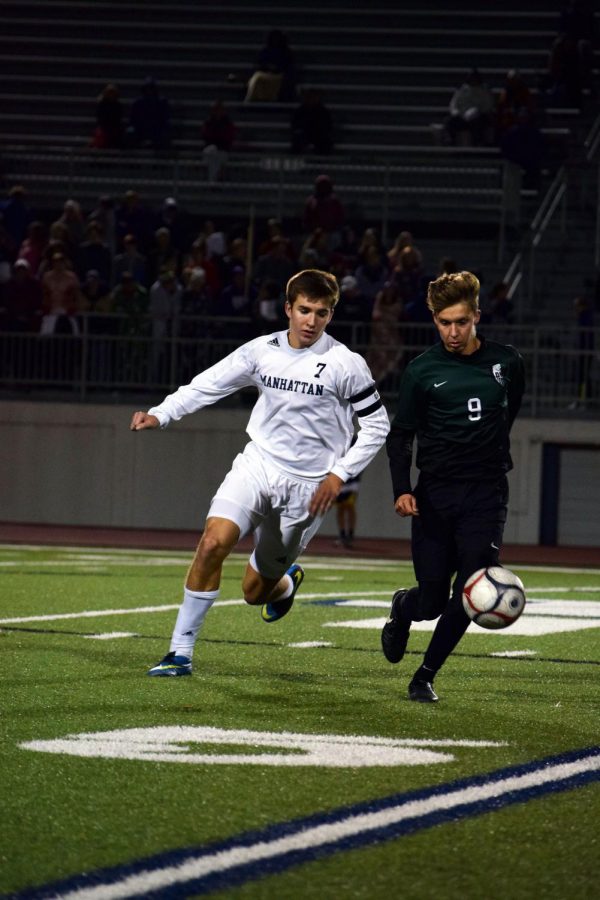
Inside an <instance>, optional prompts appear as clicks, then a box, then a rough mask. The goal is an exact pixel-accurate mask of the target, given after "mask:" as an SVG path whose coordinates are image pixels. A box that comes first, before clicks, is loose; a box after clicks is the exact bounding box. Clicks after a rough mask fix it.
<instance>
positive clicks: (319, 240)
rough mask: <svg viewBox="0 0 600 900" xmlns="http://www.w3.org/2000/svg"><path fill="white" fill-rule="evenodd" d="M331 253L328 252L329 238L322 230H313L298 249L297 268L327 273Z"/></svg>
mask: <svg viewBox="0 0 600 900" xmlns="http://www.w3.org/2000/svg"><path fill="white" fill-rule="evenodd" d="M330 262H331V252H330V250H329V236H328V234H327V232H326V231H324V230H323V229H322V228H315V229H314V231H312V232H311V233H310V234H309V235H308V236H307V237H306V240H305V241H304V243H303V244H302V247H301V248H300V258H299V261H298V264H299V268H300V269H301V270H302V269H321V270H322V271H329V269H330Z"/></svg>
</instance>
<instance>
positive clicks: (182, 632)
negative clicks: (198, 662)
mask: <svg viewBox="0 0 600 900" xmlns="http://www.w3.org/2000/svg"><path fill="white" fill-rule="evenodd" d="M218 596H219V591H218V590H216V591H190V590H189V588H184V589H183V603H182V604H181V606H180V607H179V612H178V614H177V621H176V622H175V628H174V629H173V636H172V637H171V646H170V648H169V649H170V650H171V651H174V652H175V653H176V654H177V656H187V657H189V658H190V659H191V658H192V656H193V654H194V645H195V643H196V638H197V637H198V632H199V631H200V628H201V627H202V623H203V622H204V618H205V616H206V613H207V612H208V611H209V609H210V608H211V606H212V605H213V603H214V602H215V600H216V599H217V597H218Z"/></svg>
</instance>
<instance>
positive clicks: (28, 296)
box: [0, 259, 42, 332]
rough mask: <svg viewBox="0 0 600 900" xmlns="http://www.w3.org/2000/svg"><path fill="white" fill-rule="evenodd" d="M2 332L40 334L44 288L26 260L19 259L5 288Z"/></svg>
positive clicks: (0, 327)
mask: <svg viewBox="0 0 600 900" xmlns="http://www.w3.org/2000/svg"><path fill="white" fill-rule="evenodd" d="M3 288H4V289H3V292H2V296H3V302H2V316H1V318H0V331H12V332H38V331H39V330H40V324H41V321H42V286H41V284H40V282H39V281H38V279H37V278H35V277H34V275H33V273H32V271H31V267H30V265H29V263H28V262H27V260H26V259H17V261H16V262H15V264H14V266H13V270H12V276H11V278H10V279H9V280H8V281H7V282H6V284H5V285H4V286H3Z"/></svg>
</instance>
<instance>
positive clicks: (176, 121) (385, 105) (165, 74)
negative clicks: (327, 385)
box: [0, 0, 597, 277]
mask: <svg viewBox="0 0 600 900" xmlns="http://www.w3.org/2000/svg"><path fill="white" fill-rule="evenodd" d="M526 7H527V8H526V9H523V6H522V4H519V3H516V2H515V0H510V2H509V3H499V2H492V3H489V4H486V5H485V8H484V9H482V8H481V4H479V3H475V2H474V0H456V2H450V3H444V4H441V3H432V4H427V6H426V7H425V8H421V7H419V6H417V5H416V4H414V2H410V0H404V2H391V0H388V2H386V0H377V2H376V3H374V4H372V5H370V6H369V7H361V8H357V9H351V8H348V6H347V4H345V3H342V2H341V0H332V2H328V3H326V4H322V5H320V6H317V5H311V6H308V7H306V6H301V5H299V4H298V3H297V2H294V0H287V2H280V3H277V4H269V3H263V4H260V3H256V2H250V3H244V4H242V3H239V2H238V3H236V2H223V3H220V4H218V5H216V4H214V5H212V4H203V5H202V7H201V8H199V7H198V5H197V4H195V3H190V2H188V3H185V2H177V3H172V4H169V5H164V4H159V3H154V2H149V3H145V2H139V3H128V4H122V3H119V2H114V0H113V2H104V0H100V2H93V3H92V2H82V0H25V2H16V0H8V2H5V3H3V28H2V33H1V34H0V105H1V108H2V110H3V124H2V144H1V145H0V153H1V155H2V166H3V178H4V183H5V185H6V186H10V184H13V183H17V182H19V183H22V184H24V185H25V186H26V187H27V188H28V189H29V190H30V192H31V194H32V196H33V197H35V198H36V199H37V200H38V205H42V206H43V205H45V206H47V207H48V208H51V209H53V210H55V209H58V208H60V206H61V205H62V201H63V200H64V199H65V197H66V196H71V195H75V196H77V198H78V199H79V200H80V201H81V202H82V203H83V204H84V205H86V204H88V203H92V202H95V200H96V199H97V196H98V195H99V194H101V193H105V192H109V193H115V194H117V193H119V192H121V191H123V190H125V189H127V188H128V187H132V186H133V187H137V188H138V189H141V192H142V193H143V194H144V196H145V197H147V198H148V200H149V202H157V201H159V200H160V199H161V198H163V197H164V196H166V195H176V196H178V197H180V198H181V199H182V200H183V201H184V202H185V205H186V206H187V208H188V209H190V210H191V211H192V212H193V211H198V212H200V211H202V212H204V213H207V212H208V211H210V213H211V214H212V215H217V216H221V217H224V218H227V217H232V216H233V217H236V216H237V217H238V218H240V217H243V216H246V215H247V214H248V210H249V207H250V205H251V204H254V205H255V212H256V215H257V216H265V217H266V216H268V215H279V216H281V217H284V218H285V217H291V218H293V217H294V215H295V214H297V213H298V211H299V209H300V206H301V203H302V200H303V198H304V197H305V196H306V194H307V193H308V192H309V191H310V189H311V186H312V183H313V181H314V175H315V172H316V170H318V169H319V168H320V167H323V166H326V167H327V169H328V170H329V171H330V172H331V173H332V174H333V176H334V178H335V181H336V187H337V189H338V190H339V193H340V194H341V195H342V196H344V197H345V198H346V199H347V201H348V206H349V209H350V211H351V213H352V214H353V215H354V216H355V217H356V219H357V220H358V221H363V222H364V221H373V222H375V223H377V224H380V223H381V224H382V225H383V228H382V230H383V232H384V234H385V233H386V230H387V229H388V228H389V230H390V232H391V231H393V229H394V228H395V227H396V226H397V225H398V223H402V222H407V223H408V224H410V225H411V226H413V227H414V226H415V224H417V225H419V224H420V225H421V226H422V232H423V239H425V238H426V232H427V229H428V228H429V226H430V225H431V223H442V224H443V223H450V225H451V226H453V225H455V223H457V222H459V223H461V222H462V223H463V224H465V225H467V224H469V223H470V224H474V225H475V226H479V227H480V228H481V231H480V232H476V233H477V234H481V235H482V236H485V238H486V240H487V241H488V243H491V250H490V247H486V251H485V253H484V256H485V265H486V266H487V267H489V266H490V265H493V264H495V265H496V270H495V271H494V272H492V273H490V275H491V277H498V276H499V275H500V274H501V272H502V266H505V265H506V262H507V260H508V259H509V258H510V252H511V246H510V245H511V242H512V243H513V244H514V243H515V242H518V239H519V235H520V229H521V228H522V227H524V226H525V225H526V223H527V222H528V221H529V220H530V219H531V218H532V216H533V214H534V212H535V210H536V208H537V206H538V205H539V202H540V195H541V193H543V190H544V188H545V187H546V186H547V185H548V184H549V183H550V181H551V180H552V178H553V177H554V174H555V172H556V169H557V168H558V166H559V165H560V164H561V163H562V162H563V161H564V160H565V159H568V158H569V156H570V155H571V154H572V153H573V149H574V148H577V147H579V146H580V145H581V143H582V141H583V138H584V136H585V134H586V132H587V130H588V129H589V127H590V122H591V117H592V112H593V110H588V109H587V107H584V109H583V110H580V109H577V108H573V107H568V106H564V105H563V106H560V107H550V108H546V109H544V114H543V120H542V122H541V126H542V130H543V132H544V134H545V137H546V140H547V146H548V148H549V153H548V166H547V168H546V171H545V178H544V180H543V183H542V185H541V188H540V191H537V192H536V191H519V192H518V198H516V199H515V196H514V186H512V193H511V191H510V189H509V188H507V180H506V177H505V171H504V167H503V164H502V160H501V158H500V155H499V152H498V150H497V148H496V147H493V146H486V147H446V146H443V145H441V144H440V142H439V131H440V127H441V123H442V121H443V119H444V117H445V115H446V112H447V106H448V102H449V99H450V96H451V94H452V92H453V90H454V89H455V88H456V86H457V85H458V84H459V83H460V82H461V81H462V80H463V78H464V75H465V73H466V72H467V71H468V70H469V69H470V68H471V67H472V66H478V67H479V68H480V69H481V71H482V74H483V76H484V78H485V80H486V82H487V83H488V84H489V86H490V88H491V89H492V91H493V92H494V93H495V94H497V93H498V92H499V90H500V87H501V85H502V83H503V81H504V78H505V75H506V72H507V70H508V69H509V68H513V67H516V68H518V69H519V70H520V71H521V73H522V74H523V76H524V77H525V79H526V81H527V82H528V84H529V85H530V87H531V88H532V90H533V91H534V92H536V91H537V88H538V83H539V80H540V77H541V76H542V75H543V73H544V72H545V70H546V67H547V60H548V53H549V48H550V46H551V43H552V40H553V38H554V36H555V34H556V25H557V17H558V10H559V4H558V3H557V4H556V5H552V4H548V3H544V2H541V0H529V2H528V3H527V4H526ZM274 27H276V28H281V29H282V30H283V31H284V32H285V33H286V35H287V36H288V39H289V42H290V45H291V47H292V49H293V51H294V55H295V58H296V61H297V69H298V85H299V88H302V87H304V86H311V87H316V88H318V89H320V90H321V91H322V92H323V96H324V99H325V102H326V104H327V106H328V107H329V109H330V110H331V112H332V115H333V118H334V123H335V152H334V154H333V155H332V156H331V157H329V158H327V159H326V160H319V159H318V158H317V159H315V158H312V157H310V158H307V159H300V160H296V161H294V160H290V158H289V117H290V113H291V109H292V105H291V104H289V103H288V104H285V103H270V104H264V103H245V102H244V96H245V92H246V81H247V78H248V76H249V75H250V74H251V72H252V70H253V65H254V60H255V58H256V55H257V53H258V50H259V48H260V46H261V45H262V43H263V41H264V38H265V35H266V33H267V32H268V31H269V30H270V29H271V28H274ZM596 52H597V51H596ZM149 74H151V75H152V76H153V77H154V78H156V79H157V81H158V83H159V85H160V87H161V90H162V92H163V93H164V95H165V96H167V97H168V98H169V100H170V102H171V105H172V110H173V143H172V149H171V152H170V153H169V154H168V155H167V156H166V158H160V159H157V158H156V157H155V156H153V155H152V154H148V153H143V152H141V153H134V152H131V151H128V152H124V153H119V154H116V155H115V154H110V153H106V152H105V153H98V152H94V151H93V150H91V149H90V148H89V142H90V137H91V134H92V131H93V128H94V113H95V101H96V97H97V96H98V94H99V92H100V91H101V89H102V88H103V86H104V85H105V84H106V83H107V82H111V81H113V82H117V83H118V84H119V86H120V89H121V95H122V100H123V102H124V105H125V108H126V110H127V109H128V107H129V105H130V103H131V102H132V101H133V99H134V98H135V97H136V96H137V94H138V92H139V88H140V85H141V83H142V81H143V79H144V78H145V77H146V76H148V75H149ZM217 97H222V98H223V99H224V100H225V102H226V103H227V106H228V110H229V112H230V114H231V116H232V118H233V120H234V121H235V123H236V126H237V129H238V140H237V143H236V154H235V155H234V157H232V159H231V161H230V165H229V166H228V174H227V177H226V179H225V181H224V182H222V183H220V184H218V185H210V184H208V183H207V178H206V170H205V165H204V163H203V161H202V158H201V154H200V147H201V142H200V125H201V122H202V121H203V118H204V117H205V115H206V113H207V111H208V109H209V107H210V105H211V104H212V102H213V101H214V100H215V98H217ZM499 229H500V230H501V231H502V233H500V232H499ZM452 237H453V233H452V230H451V229H450V232H449V239H450V240H451V239H452Z"/></svg>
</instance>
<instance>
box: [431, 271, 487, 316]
mask: <svg viewBox="0 0 600 900" xmlns="http://www.w3.org/2000/svg"><path fill="white" fill-rule="evenodd" d="M455 303H466V304H467V306H468V307H469V309H470V311H471V312H472V313H477V312H478V311H479V278H477V276H476V275H473V273H472V272H453V273H451V274H449V275H440V276H439V278H436V279H435V281H430V282H429V287H428V288H427V306H428V307H429V309H430V310H431V312H432V313H433V314H434V316H435V315H437V314H438V313H440V312H441V311H442V310H443V309H446V307H447V306H454V304H455Z"/></svg>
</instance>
